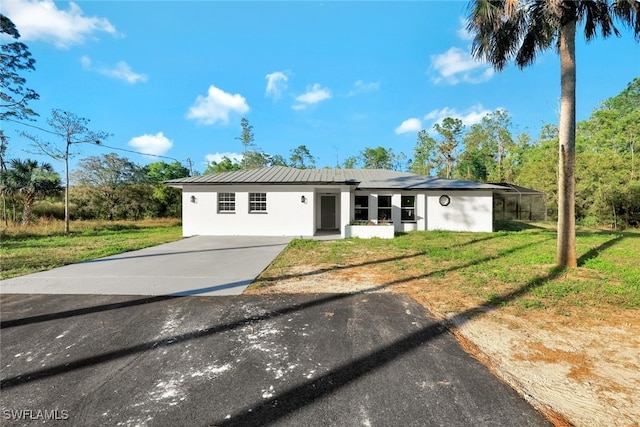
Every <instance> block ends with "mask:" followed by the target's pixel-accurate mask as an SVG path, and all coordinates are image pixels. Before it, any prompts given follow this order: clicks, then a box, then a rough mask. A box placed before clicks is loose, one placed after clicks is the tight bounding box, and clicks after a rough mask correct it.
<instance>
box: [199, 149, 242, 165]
mask: <svg viewBox="0 0 640 427" xmlns="http://www.w3.org/2000/svg"><path fill="white" fill-rule="evenodd" d="M225 157H228V158H229V159H230V160H232V161H236V162H241V161H242V154H239V153H231V152H226V153H213V154H207V155H206V156H204V158H205V160H206V163H205V164H206V165H209V163H211V162H216V163H219V162H220V161H221V160H222V159H223V158H225Z"/></svg>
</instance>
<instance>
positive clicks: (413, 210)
mask: <svg viewBox="0 0 640 427" xmlns="http://www.w3.org/2000/svg"><path fill="white" fill-rule="evenodd" d="M405 197H413V205H411V206H409V205H406V206H405V204H404V199H405ZM405 211H407V212H409V211H411V215H410V216H411V217H412V218H413V219H405V218H404V216H405V215H404V213H405ZM400 219H401V221H402V222H416V195H415V194H403V195H401V196H400Z"/></svg>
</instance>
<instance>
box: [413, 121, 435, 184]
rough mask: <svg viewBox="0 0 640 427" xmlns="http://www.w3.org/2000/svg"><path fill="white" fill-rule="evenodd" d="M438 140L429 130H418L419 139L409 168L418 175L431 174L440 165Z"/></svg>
mask: <svg viewBox="0 0 640 427" xmlns="http://www.w3.org/2000/svg"><path fill="white" fill-rule="evenodd" d="M436 146H437V142H436V140H435V139H433V137H432V136H431V135H429V132H427V131H426V130H424V129H422V130H420V131H419V132H418V140H417V141H416V146H415V147H414V149H413V160H412V161H411V163H410V166H409V169H410V170H411V172H413V173H417V174H418V175H426V176H429V175H431V173H432V172H435V171H436V169H437V167H438V164H439V162H438V158H437V154H436V152H435V150H436Z"/></svg>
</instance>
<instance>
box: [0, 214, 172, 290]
mask: <svg viewBox="0 0 640 427" xmlns="http://www.w3.org/2000/svg"><path fill="white" fill-rule="evenodd" d="M181 238H182V227H181V226H180V223H179V222H178V221H177V220H175V219H174V220H155V221H138V222H125V221H119V222H95V221H87V222H73V223H72V225H71V233H70V235H68V236H66V235H65V234H64V225H63V224H62V223H61V222H54V223H46V224H44V225H37V226H30V227H26V228H22V227H16V228H10V229H4V230H2V231H1V232H0V242H1V243H0V278H2V279H8V278H10V277H15V276H21V275H24V274H29V273H34V272H37V271H42V270H48V269H51V268H54V267H60V266H62V265H66V264H72V263H76V262H81V261H86V260H90V259H95V258H99V257H104V256H108V255H114V254H118V253H122V252H127V251H132V250H136V249H142V248H146V247H149V246H154V245H159V244H162V243H167V242H172V241H175V240H179V239H181Z"/></svg>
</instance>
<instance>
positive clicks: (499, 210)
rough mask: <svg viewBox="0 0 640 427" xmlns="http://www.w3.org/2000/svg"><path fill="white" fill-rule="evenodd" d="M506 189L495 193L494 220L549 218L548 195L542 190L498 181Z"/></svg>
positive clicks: (537, 219) (536, 219) (538, 219)
mask: <svg viewBox="0 0 640 427" xmlns="http://www.w3.org/2000/svg"><path fill="white" fill-rule="evenodd" d="M495 185H500V186H502V187H504V190H498V191H494V193H493V215H494V220H514V219H515V220H522V221H544V220H546V219H547V197H546V195H545V194H544V193H543V192H542V191H537V190H532V189H530V188H524V187H519V186H517V185H513V184H507V183H497V184H495Z"/></svg>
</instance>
